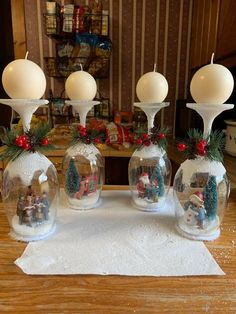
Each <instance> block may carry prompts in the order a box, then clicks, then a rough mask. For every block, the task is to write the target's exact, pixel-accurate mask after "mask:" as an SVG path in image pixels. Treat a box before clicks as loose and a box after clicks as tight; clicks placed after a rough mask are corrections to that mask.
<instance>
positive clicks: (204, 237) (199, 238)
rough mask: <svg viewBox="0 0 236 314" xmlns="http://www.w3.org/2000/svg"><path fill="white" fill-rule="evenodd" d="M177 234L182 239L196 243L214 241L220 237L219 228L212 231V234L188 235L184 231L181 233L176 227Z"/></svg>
mask: <svg viewBox="0 0 236 314" xmlns="http://www.w3.org/2000/svg"><path fill="white" fill-rule="evenodd" d="M175 227H176V230H177V231H178V233H180V234H181V235H182V236H183V237H185V238H188V239H190V240H197V241H214V240H216V239H217V238H219V236H220V228H218V229H217V230H215V231H213V232H212V233H208V234H205V235H203V234H199V235H197V234H190V233H187V232H185V231H183V230H182V229H181V228H180V227H179V226H178V225H176V226H175Z"/></svg>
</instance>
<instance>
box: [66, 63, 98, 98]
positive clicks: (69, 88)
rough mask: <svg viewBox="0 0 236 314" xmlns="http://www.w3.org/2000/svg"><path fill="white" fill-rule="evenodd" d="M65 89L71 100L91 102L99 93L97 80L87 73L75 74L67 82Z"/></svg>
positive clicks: (77, 72)
mask: <svg viewBox="0 0 236 314" xmlns="http://www.w3.org/2000/svg"><path fill="white" fill-rule="evenodd" d="M65 89H66V93H67V95H68V97H69V98H70V99H71V100H81V101H90V100H93V99H94V97H95V96H96V93H97V84H96V81H95V79H94V78H93V77H92V75H91V74H89V73H88V72H86V71H83V69H82V66H81V71H76V72H73V73H71V74H70V75H69V77H68V78H67V80H66V84H65Z"/></svg>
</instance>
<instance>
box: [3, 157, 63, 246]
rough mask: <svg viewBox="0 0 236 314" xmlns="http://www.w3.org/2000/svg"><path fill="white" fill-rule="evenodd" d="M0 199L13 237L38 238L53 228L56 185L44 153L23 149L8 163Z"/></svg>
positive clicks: (57, 189)
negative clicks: (24, 150) (23, 150)
mask: <svg viewBox="0 0 236 314" xmlns="http://www.w3.org/2000/svg"><path fill="white" fill-rule="evenodd" d="M2 198H3V204H4V209H5V212H6V215H7V218H8V221H9V224H10V226H11V232H10V234H11V235H12V236H13V237H14V238H15V239H17V240H22V241H32V240H39V239H42V238H44V237H46V236H48V235H49V234H51V233H52V232H53V231H54V230H55V218H56V212H57V207H58V201H59V184H58V178H57V172H56V168H55V167H54V165H53V164H52V163H51V161H50V160H48V159H47V158H46V157H45V156H44V155H42V154H40V153H37V152H35V153H29V152H24V153H22V154H21V155H20V156H19V157H18V158H16V159H15V160H12V161H10V162H9V163H8V164H7V166H6V168H5V170H4V173H3V182H2Z"/></svg>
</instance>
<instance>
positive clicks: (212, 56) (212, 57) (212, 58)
mask: <svg viewBox="0 0 236 314" xmlns="http://www.w3.org/2000/svg"><path fill="white" fill-rule="evenodd" d="M214 55H215V53H214V52H213V53H212V55H211V64H213V60H214Z"/></svg>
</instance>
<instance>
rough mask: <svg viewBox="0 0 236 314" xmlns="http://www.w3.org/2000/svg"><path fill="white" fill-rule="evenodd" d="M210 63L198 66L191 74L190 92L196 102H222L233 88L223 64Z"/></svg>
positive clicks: (229, 75)
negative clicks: (192, 74)
mask: <svg viewBox="0 0 236 314" xmlns="http://www.w3.org/2000/svg"><path fill="white" fill-rule="evenodd" d="M213 57H214V54H213V55H212V58H211V63H210V64H208V65H205V66H203V67H202V68H200V69H199V70H198V71H197V72H196V73H195V74H194V76H193V78H192V81H191V84H190V92H191V95H192V97H193V99H194V100H195V101H196V103H208V104H223V103H224V102H226V100H227V99H228V98H229V97H230V95H231V93H232V91H233V88H234V79H233V76H232V74H231V72H230V71H229V70H228V69H227V68H226V67H225V66H223V65H220V64H216V63H213Z"/></svg>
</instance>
